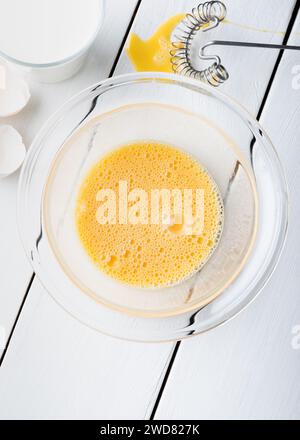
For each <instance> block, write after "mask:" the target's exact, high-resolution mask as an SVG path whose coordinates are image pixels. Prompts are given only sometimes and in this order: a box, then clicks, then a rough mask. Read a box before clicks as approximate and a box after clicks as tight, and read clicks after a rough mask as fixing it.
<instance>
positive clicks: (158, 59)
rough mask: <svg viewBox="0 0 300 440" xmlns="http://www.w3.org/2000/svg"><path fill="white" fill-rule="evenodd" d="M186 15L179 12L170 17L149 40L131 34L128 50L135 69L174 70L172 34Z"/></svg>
mask: <svg viewBox="0 0 300 440" xmlns="http://www.w3.org/2000/svg"><path fill="white" fill-rule="evenodd" d="M185 16H186V14H177V15H175V16H173V17H171V18H169V19H168V20H167V21H166V22H165V23H163V24H162V25H160V26H159V27H158V28H157V30H156V32H155V33H154V34H153V35H152V36H151V37H150V38H149V39H148V40H142V39H141V38H140V37H139V36H138V35H137V34H135V33H132V34H130V38H129V42H128V45H127V48H126V51H127V55H128V57H129V59H130V61H131V63H132V64H133V66H134V68H135V70H137V71H139V72H146V71H148V72H151V71H152V72H153V71H158V72H169V73H172V72H173V69H172V64H171V57H170V50H171V49H172V43H171V36H172V32H173V31H174V29H175V28H176V26H178V25H179V23H180V22H181V21H182V20H183V19H184V17H185Z"/></svg>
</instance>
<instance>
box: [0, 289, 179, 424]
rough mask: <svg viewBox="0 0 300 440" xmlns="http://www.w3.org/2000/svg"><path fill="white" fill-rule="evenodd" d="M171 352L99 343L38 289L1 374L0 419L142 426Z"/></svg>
mask: <svg viewBox="0 0 300 440" xmlns="http://www.w3.org/2000/svg"><path fill="white" fill-rule="evenodd" d="M169 347H170V344H168V346H167V345H165V344H159V345H154V344H139V343H134V342H132V343H130V342H124V341H121V340H117V339H113V338H109V337H106V336H102V335H101V334H99V333H98V332H96V331H94V330H91V329H89V328H88V327H86V326H84V325H83V324H81V323H79V322H78V321H77V320H75V319H74V318H73V317H71V316H69V315H68V314H67V313H66V312H65V311H64V310H63V309H61V308H60V307H59V306H58V305H57V304H56V303H55V302H54V301H53V300H52V299H51V297H50V296H49V295H48V293H46V292H45V290H44V289H43V288H42V287H41V286H40V284H39V283H38V282H35V283H34V286H33V288H32V289H31V292H30V295H29V297H28V300H27V301H26V305H25V307H24V310H23V313H22V318H21V319H20V321H19V323H18V326H17V329H16V332H15V334H14V336H13V340H12V342H11V344H10V347H9V351H8V353H7V355H6V357H5V361H4V364H3V367H2V369H1V372H0V395H1V399H0V418H1V419H6V418H8V419H18V418H22V419H31V418H34V419H40V418H41V419H48V418H50V419H52V418H54V419H57V418H63V419H65V418H71V419H76V418H83V419H113V418H117V419H118V418H119V419H131V418H138V419H143V418H144V417H145V414H146V413H147V411H148V404H149V403H150V402H151V401H152V400H153V395H155V394H156V387H157V386H158V385H159V379H160V376H161V374H162V372H163V371H164V369H165V366H166V364H167V361H168V355H169V351H170V349H169ZM149 409H151V408H149Z"/></svg>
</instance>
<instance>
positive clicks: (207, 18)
mask: <svg viewBox="0 0 300 440" xmlns="http://www.w3.org/2000/svg"><path fill="white" fill-rule="evenodd" d="M226 13H227V10H226V6H225V5H224V3H222V2H220V1H210V2H205V3H201V4H199V5H198V6H197V7H196V8H193V10H192V12H191V13H189V14H187V15H186V17H185V18H184V20H183V21H182V23H181V25H180V27H179V28H178V30H177V32H176V34H175V36H174V41H173V43H172V46H173V49H172V50H171V62H172V66H173V70H174V72H175V73H179V74H181V75H187V76H191V77H192V78H196V79H199V80H200V81H203V82H205V83H208V84H210V85H212V86H214V87H217V86H219V85H220V84H223V83H224V82H225V81H226V80H227V79H228V78H229V73H228V71H227V70H226V68H225V67H224V66H223V65H222V63H221V59H220V57H219V56H218V55H205V53H204V51H205V49H206V48H207V47H209V46H213V45H219V46H240V47H258V48H267V49H289V50H300V46H286V45H281V44H265V43H251V42H241V41H221V40H213V41H210V42H209V43H207V44H205V45H204V46H203V47H201V48H200V50H199V56H200V58H201V59H202V60H206V61H207V60H213V61H214V62H213V64H211V65H210V66H209V67H207V68H206V69H203V70H197V69H195V68H194V67H193V64H192V61H191V48H192V43H193V39H194V38H195V36H196V34H197V32H199V31H202V32H207V31H209V30H210V29H212V28H215V27H217V26H218V25H219V23H220V22H221V21H222V20H224V18H225V17H226Z"/></svg>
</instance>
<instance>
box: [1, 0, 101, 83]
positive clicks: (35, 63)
mask: <svg viewBox="0 0 300 440" xmlns="http://www.w3.org/2000/svg"><path fill="white" fill-rule="evenodd" d="M0 11H1V14H0V57H2V58H4V59H5V60H7V61H9V62H12V63H13V64H15V65H18V66H20V67H22V68H23V69H25V70H26V71H30V72H31V73H32V75H33V76H34V78H35V79H37V80H39V81H42V82H56V81H62V80H64V79H66V78H69V77H70V76H72V75H74V74H75V73H76V72H77V71H78V70H79V68H80V67H81V65H82V64H83V62H84V59H85V57H86V55H87V53H88V50H89V48H90V47H91V45H92V44H93V42H94V41H95V38H96V36H97V34H98V32H99V30H100V27H101V25H102V23H103V18H104V0H76V1H74V0H26V1H24V0H0Z"/></svg>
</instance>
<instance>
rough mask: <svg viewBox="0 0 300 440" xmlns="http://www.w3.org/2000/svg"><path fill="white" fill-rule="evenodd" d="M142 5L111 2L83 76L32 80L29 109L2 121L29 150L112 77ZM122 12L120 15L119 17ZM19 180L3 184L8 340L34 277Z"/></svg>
mask: <svg viewBox="0 0 300 440" xmlns="http://www.w3.org/2000/svg"><path fill="white" fill-rule="evenodd" d="M136 3H137V0H126V1H123V2H121V3H120V2H118V0H111V1H110V2H107V11H106V17H105V22H104V26H103V29H102V31H101V32H100V34H99V36H98V37H97V41H96V43H95V45H94V47H93V48H92V51H91V53H90V54H89V56H88V59H87V61H86V63H85V65H84V67H83V68H82V69H81V70H80V72H79V73H78V74H77V75H76V76H74V77H73V78H71V79H69V80H67V81H63V82H61V83H55V84H41V83H37V82H34V81H30V78H27V79H28V81H29V85H30V89H31V94H32V98H31V101H30V102H29V104H28V107H26V109H25V110H24V111H22V112H21V113H19V114H18V115H16V116H13V117H10V118H3V119H1V123H3V124H12V125H13V126H14V127H15V128H16V129H17V130H19V131H20V133H21V134H22V136H23V138H24V142H25V144H26V145H27V146H29V145H30V143H31V141H32V140H33V138H34V136H35V135H36V133H37V132H38V130H39V129H40V127H41V126H42V125H43V124H44V122H45V121H46V120H47V118H48V117H49V116H50V115H51V114H52V113H53V112H54V111H55V110H56V109H57V108H58V106H60V105H62V104H63V103H64V102H65V101H66V100H67V99H69V98H70V97H71V96H73V95H74V94H75V93H77V92H79V91H80V90H82V89H84V88H85V87H87V86H89V85H90V84H93V83H95V82H97V81H99V80H100V79H102V78H105V77H107V76H108V74H109V72H110V70H111V68H112V66H113V63H114V60H115V57H116V55H117V53H118V50H119V47H120V45H121V43H122V39H123V36H124V33H125V31H126V29H127V26H128V24H129V21H130V19H131V16H132V13H133V11H134V8H135V6H136ZM116 11H118V13H119V15H118V17H119V18H118V19H117V18H116ZM17 179H18V173H15V174H14V175H13V176H10V177H9V178H7V179H3V180H1V182H0V200H1V203H2V208H1V216H0V244H1V246H0V266H1V268H2V270H1V277H0V325H1V326H2V327H3V328H4V329H5V335H6V336H5V339H6V340H7V338H8V336H9V333H10V330H11V328H12V325H13V322H14V319H15V317H16V315H17V313H18V309H19V307H20V304H21V302H22V299H23V296H24V294H25V292H26V287H27V285H28V282H29V280H30V277H31V275H32V269H31V267H30V265H29V264H28V261H27V259H26V257H25V254H24V251H23V248H22V246H21V243H20V239H19V234H18V230H17V220H16V195H17ZM4 268H5V269H4Z"/></svg>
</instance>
